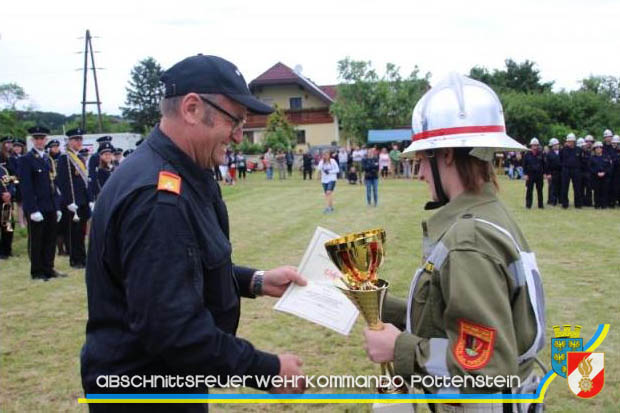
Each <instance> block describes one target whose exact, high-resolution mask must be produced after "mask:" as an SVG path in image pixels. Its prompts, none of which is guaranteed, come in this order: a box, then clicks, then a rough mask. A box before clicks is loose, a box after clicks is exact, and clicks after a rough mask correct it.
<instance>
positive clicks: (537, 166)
mask: <svg viewBox="0 0 620 413" xmlns="http://www.w3.org/2000/svg"><path fill="white" fill-rule="evenodd" d="M523 172H524V173H525V176H524V178H525V187H526V191H525V207H526V208H527V209H530V208H532V192H533V189H534V186H536V195H537V196H538V208H541V209H542V208H544V202H543V182H544V178H543V175H544V173H545V161H544V156H543V153H542V151H541V150H540V142H539V141H538V139H537V138H532V139H531V140H530V151H529V152H526V153H525V155H524V156H523Z"/></svg>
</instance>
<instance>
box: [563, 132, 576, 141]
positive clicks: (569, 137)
mask: <svg viewBox="0 0 620 413" xmlns="http://www.w3.org/2000/svg"><path fill="white" fill-rule="evenodd" d="M576 140H577V138H576V137H575V134H574V133H572V132H571V133H569V134H568V135H566V142H575V141H576Z"/></svg>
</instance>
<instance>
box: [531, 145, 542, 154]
mask: <svg viewBox="0 0 620 413" xmlns="http://www.w3.org/2000/svg"><path fill="white" fill-rule="evenodd" d="M530 148H531V149H532V152H538V151H539V150H540V146H539V145H531V146H530Z"/></svg>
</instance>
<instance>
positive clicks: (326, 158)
mask: <svg viewBox="0 0 620 413" xmlns="http://www.w3.org/2000/svg"><path fill="white" fill-rule="evenodd" d="M317 170H318V171H319V174H320V175H321V184H322V185H323V192H324V193H325V202H326V203H327V207H326V208H325V209H324V210H323V213H324V214H329V213H330V212H334V200H333V196H332V194H333V192H334V188H335V187H336V180H337V179H338V172H339V171H340V168H339V167H338V162H336V161H335V160H334V159H332V157H331V154H330V153H329V151H325V152H323V154H322V157H321V160H320V161H319V164H318V165H317Z"/></svg>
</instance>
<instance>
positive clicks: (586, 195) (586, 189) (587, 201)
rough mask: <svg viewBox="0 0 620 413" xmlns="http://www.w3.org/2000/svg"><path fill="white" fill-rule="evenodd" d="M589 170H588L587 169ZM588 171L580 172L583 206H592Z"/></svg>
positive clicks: (590, 181) (590, 179)
mask: <svg viewBox="0 0 620 413" xmlns="http://www.w3.org/2000/svg"><path fill="white" fill-rule="evenodd" d="M588 172H589V171H588ZM588 172H583V173H582V185H581V186H582V188H583V198H582V201H583V206H587V207H591V206H592V189H593V188H592V178H591V176H590V174H589V173H588Z"/></svg>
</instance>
